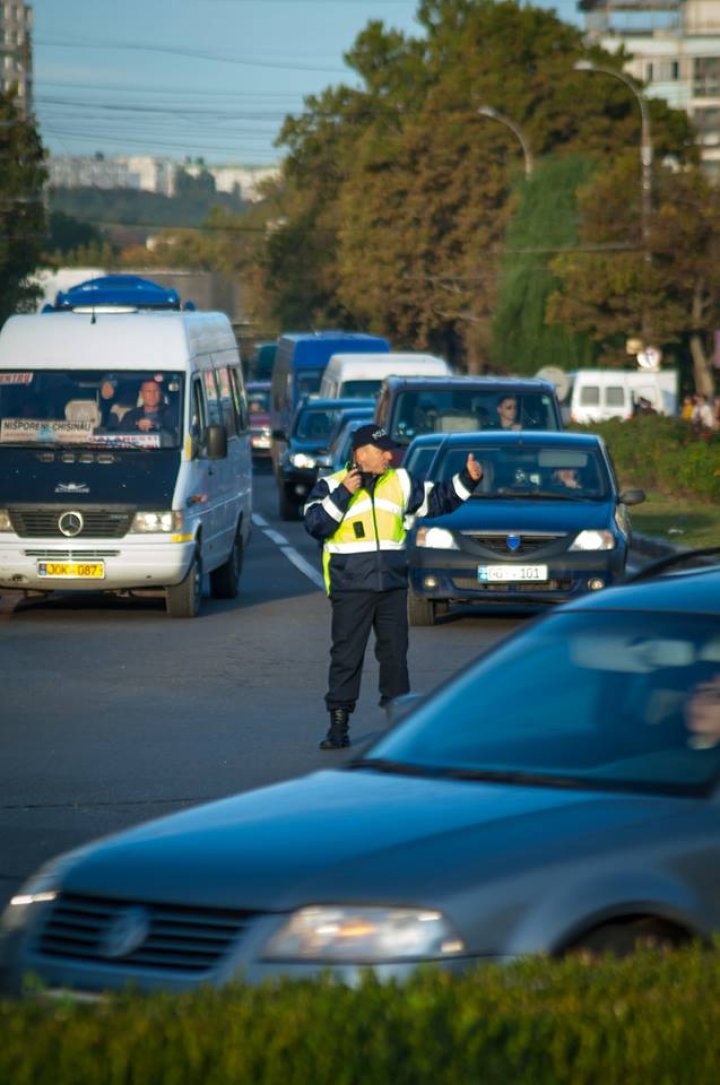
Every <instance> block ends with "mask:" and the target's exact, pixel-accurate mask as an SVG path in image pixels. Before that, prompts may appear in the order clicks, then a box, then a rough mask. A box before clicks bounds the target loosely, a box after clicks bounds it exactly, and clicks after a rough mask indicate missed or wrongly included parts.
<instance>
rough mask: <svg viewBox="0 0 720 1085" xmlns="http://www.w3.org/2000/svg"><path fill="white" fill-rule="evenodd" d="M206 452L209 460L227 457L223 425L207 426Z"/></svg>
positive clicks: (225, 435)
mask: <svg viewBox="0 0 720 1085" xmlns="http://www.w3.org/2000/svg"><path fill="white" fill-rule="evenodd" d="M206 433H207V454H208V459H209V460H224V459H226V457H227V450H228V443H227V430H226V429H225V426H217V425H215V426H208V428H207V431H206Z"/></svg>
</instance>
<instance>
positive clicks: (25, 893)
mask: <svg viewBox="0 0 720 1085" xmlns="http://www.w3.org/2000/svg"><path fill="white" fill-rule="evenodd" d="M59 885H60V868H59V865H57V864H55V863H48V864H47V866H44V867H41V868H40V870H39V871H38V872H37V874H34V875H33V876H32V877H31V878H29V879H28V880H27V881H26V882H25V884H24V885H23V886H21V888H20V889H19V890H18V892H17V893H15V895H14V896H13V897H11V898H10V903H9V904H8V906H7V908H6V909H5V911H4V912H3V916H2V930H3V932H9V931H16V930H20V929H21V928H22V927H24V926H25V925H26V923H27V922H28V920H29V918H30V910H31V909H32V908H33V907H34V906H35V905H37V904H47V903H48V901H51V900H55V898H56V896H57V895H58V888H59Z"/></svg>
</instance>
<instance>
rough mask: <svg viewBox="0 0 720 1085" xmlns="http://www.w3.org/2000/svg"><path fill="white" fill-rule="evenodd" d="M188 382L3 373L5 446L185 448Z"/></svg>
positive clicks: (130, 375) (0, 429)
mask: <svg viewBox="0 0 720 1085" xmlns="http://www.w3.org/2000/svg"><path fill="white" fill-rule="evenodd" d="M183 390H184V376H183V374H182V373H180V372H175V371H163V372H158V371H157V370H139V369H138V370H133V371H123V372H121V373H107V372H105V371H104V370H85V369H83V370H73V369H62V370H61V369H53V370H32V369H28V370H19V369H18V370H2V371H0V445H25V446H28V445H32V446H35V445H42V446H48V445H50V446H56V445H63V446H66V445H73V446H78V445H87V446H93V447H94V446H98V445H113V446H132V447H137V448H147V449H153V448H177V447H179V445H180V443H181V441H182V409H181V407H182V402H183Z"/></svg>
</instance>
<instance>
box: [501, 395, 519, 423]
mask: <svg viewBox="0 0 720 1085" xmlns="http://www.w3.org/2000/svg"><path fill="white" fill-rule="evenodd" d="M496 410H497V413H498V420H499V423H500V427H499V428H500V429H511V430H517V429H522V425H521V424H520V422H518V401H517V397H516V396H501V397H500V399H499V400H498V402H497V408H496Z"/></svg>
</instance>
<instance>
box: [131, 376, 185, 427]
mask: <svg viewBox="0 0 720 1085" xmlns="http://www.w3.org/2000/svg"><path fill="white" fill-rule="evenodd" d="M140 399H141V400H142V404H141V406H139V407H134V408H133V409H132V410H131V411H128V412H127V414H126V415H125V416H124V418H123V419H122V422H121V423H120V426H119V429H120V431H121V432H122V433H135V432H138V431H139V432H140V433H151V432H157V431H158V430H169V431H170V432H171V433H173V432H174V431H175V418H174V411H172V410H171V409H170V408H169V407H168V406H166V404H165V403H164V402H163V393H162V388H161V387H160V385H159V384H158V382H157V381H155V380H146V381H143V382H142V384H141V385H140Z"/></svg>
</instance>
